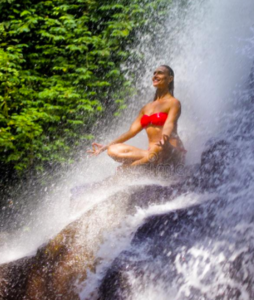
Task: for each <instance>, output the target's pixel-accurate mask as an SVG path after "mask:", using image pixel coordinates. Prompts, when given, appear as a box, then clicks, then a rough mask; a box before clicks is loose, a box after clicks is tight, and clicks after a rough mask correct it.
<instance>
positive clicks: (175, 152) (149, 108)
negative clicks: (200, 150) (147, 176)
mask: <svg viewBox="0 0 254 300" xmlns="http://www.w3.org/2000/svg"><path fill="white" fill-rule="evenodd" d="M152 81H153V86H154V87H155V88H156V93H155V96H154V101H153V102H149V103H148V104H146V105H145V106H144V107H142V109H141V110H140V112H139V114H138V116H137V118H136V120H135V121H134V122H133V123H132V124H131V126H130V129H129V130H128V131H127V132H126V133H124V134H122V135H121V136H119V137H118V138H117V139H115V140H113V141H112V142H111V143H109V144H108V145H101V144H98V143H93V144H92V148H93V149H92V150H88V151H87V152H88V153H91V154H92V155H99V154H100V153H101V152H103V151H105V150H107V152H108V155H109V156H110V157H112V158H113V159H114V160H116V161H117V162H120V163H122V167H123V168H125V167H133V166H137V165H144V164H154V165H158V164H163V163H167V164H168V163H169V164H174V165H175V164H183V163H184V159H185V152H186V150H185V149H184V147H183V144H182V141H181V140H180V138H179V136H178V134H177V120H178V118H179V117H180V114H181V103H180V101H179V100H177V99H176V98H174V72H173V70H172V69H171V68H170V67H169V66H167V65H162V66H160V67H158V68H157V69H156V70H155V71H154V74H153V77H152ZM142 129H145V130H146V133H147V136H148V141H149V148H148V149H147V150H143V149H139V148H137V147H133V146H129V145H126V144H124V142H125V141H127V140H129V139H131V138H133V137H134V136H135V135H137V134H138V133H139V132H140V131H141V130H142Z"/></svg>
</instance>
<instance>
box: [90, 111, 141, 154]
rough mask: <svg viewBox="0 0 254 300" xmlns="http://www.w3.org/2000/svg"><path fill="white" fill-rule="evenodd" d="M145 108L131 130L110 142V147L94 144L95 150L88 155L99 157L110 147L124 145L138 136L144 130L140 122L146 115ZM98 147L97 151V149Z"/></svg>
mask: <svg viewBox="0 0 254 300" xmlns="http://www.w3.org/2000/svg"><path fill="white" fill-rule="evenodd" d="M143 111H144V107H143V108H142V109H141V110H140V111H139V114H138V117H137V118H136V120H135V121H134V122H133V123H132V124H131V126H130V128H129V130H128V131H127V132H125V133H123V134H122V135H121V136H119V137H118V138H116V139H115V140H113V141H112V142H110V143H109V144H108V145H105V146H104V145H101V144H98V143H92V147H93V150H88V151H87V152H88V153H91V154H93V155H98V154H100V153H101V152H103V151H105V150H107V149H108V147H109V146H111V145H114V144H118V143H123V142H125V141H128V140H129V139H131V138H133V137H134V136H135V135H136V134H138V133H139V132H140V131H141V130H142V129H143V128H142V126H141V123H140V120H141V118H142V116H143V114H144V112H143ZM95 147H97V149H95Z"/></svg>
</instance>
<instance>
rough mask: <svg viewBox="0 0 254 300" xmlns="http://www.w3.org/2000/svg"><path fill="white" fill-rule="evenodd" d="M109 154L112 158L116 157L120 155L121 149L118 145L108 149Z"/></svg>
mask: <svg viewBox="0 0 254 300" xmlns="http://www.w3.org/2000/svg"><path fill="white" fill-rule="evenodd" d="M107 153H108V155H109V156H110V157H116V156H118V154H119V147H118V145H117V144H115V145H111V146H109V147H108V150H107Z"/></svg>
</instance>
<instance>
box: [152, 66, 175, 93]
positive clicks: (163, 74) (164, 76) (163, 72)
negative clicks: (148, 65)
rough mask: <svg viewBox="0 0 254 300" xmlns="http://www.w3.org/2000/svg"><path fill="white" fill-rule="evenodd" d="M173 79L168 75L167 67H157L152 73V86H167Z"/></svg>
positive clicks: (161, 87)
mask: <svg viewBox="0 0 254 300" xmlns="http://www.w3.org/2000/svg"><path fill="white" fill-rule="evenodd" d="M172 80H173V76H170V75H169V73H168V69H167V68H165V67H162V66H160V67H158V68H157V69H156V70H155V71H154V73H153V78H152V81H153V86H154V87H156V88H160V89H163V88H167V87H168V85H169V83H170V82H171V81H172Z"/></svg>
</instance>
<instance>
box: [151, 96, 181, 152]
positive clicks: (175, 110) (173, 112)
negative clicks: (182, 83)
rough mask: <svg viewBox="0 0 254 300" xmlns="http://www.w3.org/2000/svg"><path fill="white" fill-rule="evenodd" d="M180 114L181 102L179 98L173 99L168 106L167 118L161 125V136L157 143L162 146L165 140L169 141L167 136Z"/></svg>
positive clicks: (169, 134)
mask: <svg viewBox="0 0 254 300" xmlns="http://www.w3.org/2000/svg"><path fill="white" fill-rule="evenodd" d="M180 114H181V103H180V101H179V100H177V99H175V101H174V103H173V105H172V106H171V108H170V111H169V114H168V117H167V120H166V122H165V124H164V126H163V129H162V138H161V140H160V142H159V143H158V144H157V145H159V146H160V147H162V146H163V145H164V144H165V143H166V142H167V141H169V138H170V136H171V134H172V132H173V130H174V128H175V126H176V123H177V120H178V118H179V116H180Z"/></svg>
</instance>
